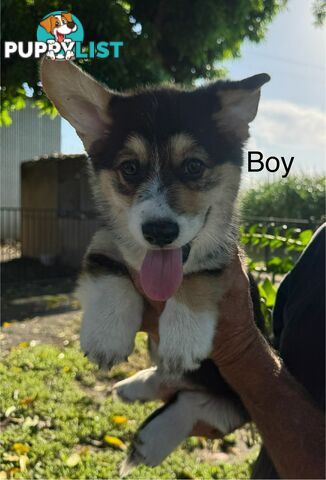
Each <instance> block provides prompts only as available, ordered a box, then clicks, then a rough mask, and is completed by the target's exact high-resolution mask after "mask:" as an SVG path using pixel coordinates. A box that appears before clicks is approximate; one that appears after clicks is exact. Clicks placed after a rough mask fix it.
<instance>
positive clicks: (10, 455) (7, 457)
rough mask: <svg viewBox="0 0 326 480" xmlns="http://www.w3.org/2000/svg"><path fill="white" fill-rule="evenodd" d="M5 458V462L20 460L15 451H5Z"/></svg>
mask: <svg viewBox="0 0 326 480" xmlns="http://www.w3.org/2000/svg"><path fill="white" fill-rule="evenodd" d="M3 459H4V461H5V462H19V456H18V455H14V454H13V453H7V452H4V454H3Z"/></svg>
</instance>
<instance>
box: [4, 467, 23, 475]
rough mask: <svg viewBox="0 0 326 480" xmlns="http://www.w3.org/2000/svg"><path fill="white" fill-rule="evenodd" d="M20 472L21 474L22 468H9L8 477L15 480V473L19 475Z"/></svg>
mask: <svg viewBox="0 0 326 480" xmlns="http://www.w3.org/2000/svg"><path fill="white" fill-rule="evenodd" d="M19 472H20V468H18V467H12V468H9V470H7V476H9V478H14V475H15V473H19Z"/></svg>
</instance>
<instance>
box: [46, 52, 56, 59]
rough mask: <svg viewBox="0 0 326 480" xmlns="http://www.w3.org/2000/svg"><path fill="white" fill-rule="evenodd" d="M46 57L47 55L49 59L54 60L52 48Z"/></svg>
mask: <svg viewBox="0 0 326 480" xmlns="http://www.w3.org/2000/svg"><path fill="white" fill-rule="evenodd" d="M46 56H47V57H49V58H50V59H51V60H55V54H54V52H53V51H52V50H50V51H49V52H48V53H47V54H46Z"/></svg>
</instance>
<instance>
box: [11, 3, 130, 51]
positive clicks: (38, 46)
mask: <svg viewBox="0 0 326 480" xmlns="http://www.w3.org/2000/svg"><path fill="white" fill-rule="evenodd" d="M36 38H37V41H36V42H32V41H31V42H12V41H8V42H5V44H4V57H5V58H11V56H12V55H18V56H19V57H21V58H30V57H33V58H40V56H41V55H43V54H46V56H47V57H49V58H51V59H52V60H74V59H88V58H91V59H92V58H108V57H113V58H119V56H120V48H121V47H122V46H123V42H120V41H113V42H112V41H111V42H109V41H101V42H97V43H95V42H89V43H88V45H87V46H86V45H84V44H83V41H84V28H83V26H82V24H81V22H80V20H79V19H78V18H77V17H76V15H73V14H72V13H69V12H67V11H65V10H58V11H55V12H51V13H49V14H48V15H46V16H45V17H43V18H42V20H41V21H40V23H39V25H38V27H37V31H36Z"/></svg>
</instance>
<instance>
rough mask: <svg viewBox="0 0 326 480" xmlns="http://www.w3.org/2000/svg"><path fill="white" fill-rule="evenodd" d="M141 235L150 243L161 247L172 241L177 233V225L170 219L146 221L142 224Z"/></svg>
mask: <svg viewBox="0 0 326 480" xmlns="http://www.w3.org/2000/svg"><path fill="white" fill-rule="evenodd" d="M142 230H143V235H144V238H145V240H147V241H148V242H149V243H150V244H152V245H158V246H159V247H163V246H164V245H168V244H169V243H172V242H173V240H175V239H176V238H177V236H178V235H179V226H178V224H177V223H175V222H171V221H170V220H156V221H152V222H146V223H144V224H143V226H142Z"/></svg>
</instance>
